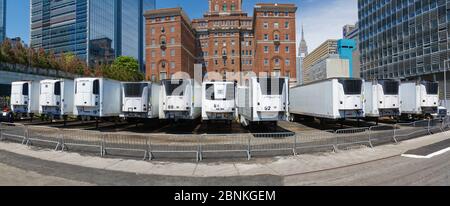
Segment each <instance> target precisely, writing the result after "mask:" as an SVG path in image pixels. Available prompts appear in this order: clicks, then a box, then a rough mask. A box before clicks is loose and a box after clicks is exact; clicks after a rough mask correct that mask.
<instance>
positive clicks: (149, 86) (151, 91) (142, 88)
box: [120, 82, 161, 119]
mask: <svg viewBox="0 0 450 206" xmlns="http://www.w3.org/2000/svg"><path fill="white" fill-rule="evenodd" d="M121 87H122V114H121V115H120V116H121V117H122V118H126V119H132V118H139V119H154V118H159V93H160V90H161V85H160V84H157V83H153V82H122V83H121Z"/></svg>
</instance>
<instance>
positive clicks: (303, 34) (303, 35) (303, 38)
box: [302, 23, 305, 41]
mask: <svg viewBox="0 0 450 206" xmlns="http://www.w3.org/2000/svg"><path fill="white" fill-rule="evenodd" d="M302 41H305V33H304V29H303V23H302Z"/></svg>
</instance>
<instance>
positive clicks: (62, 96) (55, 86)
mask: <svg viewBox="0 0 450 206" xmlns="http://www.w3.org/2000/svg"><path fill="white" fill-rule="evenodd" d="M73 90H74V81H73V80H68V79H56V80H42V81H41V82H40V97H39V114H41V115H42V116H47V117H48V118H51V119H53V118H64V119H66V118H67V116H68V115H71V114H73V105H74V101H73V100H74V94H73Z"/></svg>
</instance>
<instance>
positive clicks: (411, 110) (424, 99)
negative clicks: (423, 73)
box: [400, 81, 439, 117]
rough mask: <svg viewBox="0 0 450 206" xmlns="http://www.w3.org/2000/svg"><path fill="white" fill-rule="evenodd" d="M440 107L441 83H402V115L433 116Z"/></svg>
mask: <svg viewBox="0 0 450 206" xmlns="http://www.w3.org/2000/svg"><path fill="white" fill-rule="evenodd" d="M438 107H439V83H438V82H430V81H421V82H403V83H401V84H400V111H401V113H402V116H409V117H418V116H431V115H434V114H436V113H437V110H438Z"/></svg>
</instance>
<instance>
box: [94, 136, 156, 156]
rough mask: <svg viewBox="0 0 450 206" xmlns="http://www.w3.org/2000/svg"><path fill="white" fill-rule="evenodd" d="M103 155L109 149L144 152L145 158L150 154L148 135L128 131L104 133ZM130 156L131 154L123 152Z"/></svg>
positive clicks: (107, 152)
mask: <svg viewBox="0 0 450 206" xmlns="http://www.w3.org/2000/svg"><path fill="white" fill-rule="evenodd" d="M102 135H103V155H107V154H109V151H118V152H133V153H134V152H138V153H143V156H144V157H143V160H146V159H147V157H148V155H149V144H148V137H147V136H144V135H138V134H128V133H103V134H102ZM121 155H122V156H128V155H129V154H123V153H122V154H121Z"/></svg>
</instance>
